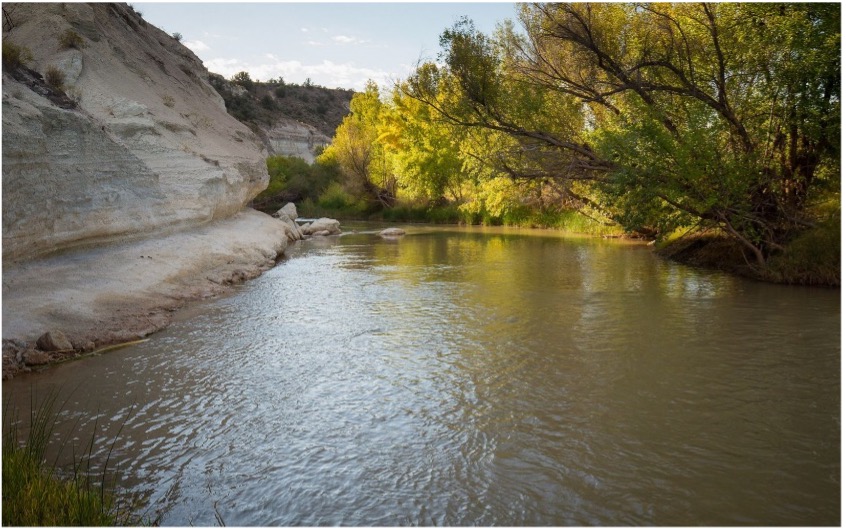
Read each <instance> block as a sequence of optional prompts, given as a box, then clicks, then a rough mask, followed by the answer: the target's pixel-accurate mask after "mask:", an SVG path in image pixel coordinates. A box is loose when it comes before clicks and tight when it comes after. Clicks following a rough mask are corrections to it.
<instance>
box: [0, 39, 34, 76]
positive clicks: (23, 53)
mask: <svg viewBox="0 0 846 531" xmlns="http://www.w3.org/2000/svg"><path fill="white" fill-rule="evenodd" d="M30 61H32V52H31V51H29V48H26V47H24V46H18V45H17V44H15V43H13V42H12V41H10V40H8V39H3V66H5V67H6V68H10V69H16V68H20V67H21V66H25V65H26V64H27V63H29V62H30Z"/></svg>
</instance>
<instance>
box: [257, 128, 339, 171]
mask: <svg viewBox="0 0 846 531" xmlns="http://www.w3.org/2000/svg"><path fill="white" fill-rule="evenodd" d="M265 134H266V135H267V141H268V145H269V149H270V151H271V154H273V155H286V156H293V157H300V158H301V159H303V160H305V161H306V162H308V163H309V164H311V163H313V162H314V157H315V153H316V151H317V149H318V148H320V147H323V146H327V145H329V144H330V143H331V142H332V139H331V138H329V137H328V136H326V135H324V134H323V133H321V132H320V131H318V130H317V129H316V128H315V127H313V126H311V125H307V124H304V123H301V122H298V121H296V120H290V119H287V118H285V119H281V120H279V121H278V122H276V123H275V124H273V127H271V128H270V129H268V130H266V131H265Z"/></svg>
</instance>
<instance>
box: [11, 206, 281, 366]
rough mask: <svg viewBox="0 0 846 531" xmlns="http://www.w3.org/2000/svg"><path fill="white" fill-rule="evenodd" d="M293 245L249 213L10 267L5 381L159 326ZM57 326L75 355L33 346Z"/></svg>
mask: <svg viewBox="0 0 846 531" xmlns="http://www.w3.org/2000/svg"><path fill="white" fill-rule="evenodd" d="M286 243H287V239H286V237H285V232H284V229H283V227H282V223H281V222H280V221H278V220H276V219H273V218H271V217H270V216H267V215H265V214H262V213H259V212H256V211H253V210H244V211H242V212H240V213H239V214H237V215H236V216H235V217H233V218H231V219H227V220H223V221H218V222H214V223H211V224H209V225H206V226H203V227H200V228H192V229H189V230H185V231H180V232H178V233H173V234H170V235H165V236H162V237H158V238H153V239H149V240H141V241H135V242H130V243H118V244H112V245H108V246H104V247H97V248H92V249H78V250H75V251H72V252H67V253H63V254H61V255H57V256H52V257H48V258H44V259H39V260H34V261H29V262H24V263H19V264H15V263H12V264H5V265H4V268H3V378H4V379H6V378H10V377H12V376H13V375H14V374H16V373H18V372H20V371H25V370H30V367H32V366H40V365H43V364H47V363H52V362H56V361H60V360H63V359H67V358H72V357H78V356H80V355H83V354H85V353H88V352H91V351H93V350H95V349H100V348H103V347H105V346H108V345H114V344H118V343H122V342H127V341H132V340H137V339H139V338H142V337H144V336H146V335H148V334H150V333H152V332H155V331H157V330H160V329H162V328H164V327H165V326H167V325H168V324H169V323H170V320H171V314H172V312H173V311H174V310H176V309H177V308H179V307H180V306H182V305H183V304H184V303H185V302H186V301H189V300H192V299H199V298H205V297H209V296H211V295H216V294H219V293H222V292H223V291H225V290H226V289H227V288H228V287H229V286H231V285H232V284H233V283H237V282H241V281H243V280H246V279H249V278H253V277H256V276H258V275H259V274H261V273H262V272H263V271H265V270H267V269H269V268H270V267H272V266H273V265H274V263H275V260H276V259H277V257H278V256H279V255H281V253H282V252H283V251H284V250H285V246H286ZM54 330H59V331H61V332H62V333H63V334H64V335H65V336H66V337H67V339H68V340H69V341H70V343H71V344H72V346H73V349H66V350H60V351H57V352H49V353H47V354H46V355H44V354H42V353H41V352H39V351H36V350H34V349H35V344H36V340H37V339H38V338H39V337H40V336H41V335H42V334H44V333H45V332H47V331H54Z"/></svg>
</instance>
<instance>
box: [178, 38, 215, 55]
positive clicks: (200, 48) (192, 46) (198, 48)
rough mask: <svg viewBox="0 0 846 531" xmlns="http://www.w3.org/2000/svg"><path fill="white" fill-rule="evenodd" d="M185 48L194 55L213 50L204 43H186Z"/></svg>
mask: <svg viewBox="0 0 846 531" xmlns="http://www.w3.org/2000/svg"><path fill="white" fill-rule="evenodd" d="M184 44H185V47H186V48H188V49H189V50H191V51H192V52H194V53H198V52H205V51H207V50H211V48H210V47H209V45H208V44H206V43H204V42H203V41H185V43H184Z"/></svg>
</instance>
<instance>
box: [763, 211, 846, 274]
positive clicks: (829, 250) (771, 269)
mask: <svg viewBox="0 0 846 531" xmlns="http://www.w3.org/2000/svg"><path fill="white" fill-rule="evenodd" d="M840 227H841V224H840V215H839V212H838V215H837V216H836V217H833V218H831V219H829V220H826V221H825V222H823V223H820V224H819V225H818V226H816V227H814V228H812V229H809V230H807V231H804V232H802V233H800V234H799V235H798V236H797V237H796V238H794V239H793V240H791V241H790V242H789V243H788V244H787V245H786V247H785V250H784V252H782V253H780V254H778V255H776V256H774V257H773V258H772V259H771V260H770V262H769V263H768V268H767V272H766V277H767V278H768V279H770V280H775V281H777V282H784V283H789V284H822V285H826V286H840V254H841V253H840V249H841V247H840V242H841V234H840Z"/></svg>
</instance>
